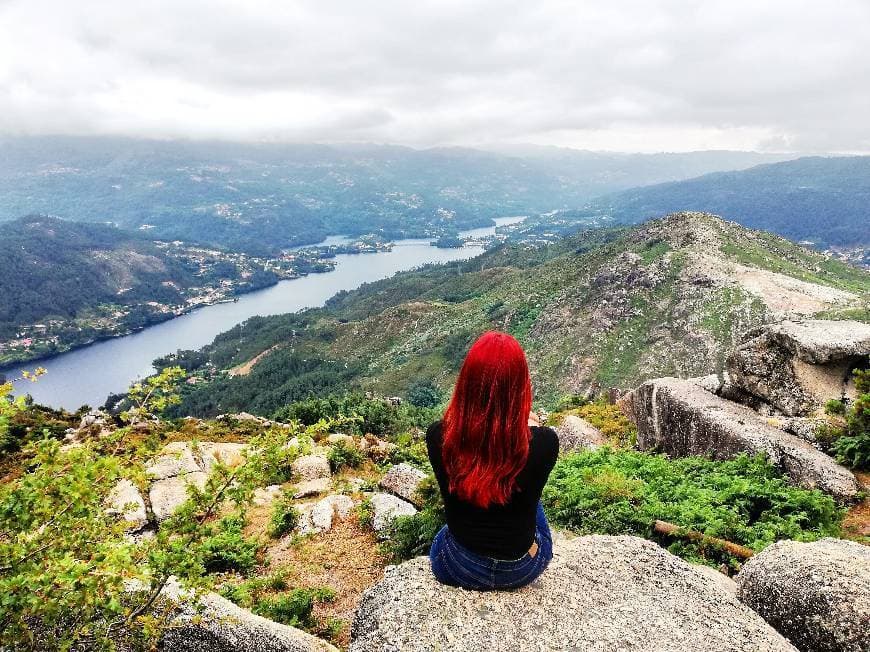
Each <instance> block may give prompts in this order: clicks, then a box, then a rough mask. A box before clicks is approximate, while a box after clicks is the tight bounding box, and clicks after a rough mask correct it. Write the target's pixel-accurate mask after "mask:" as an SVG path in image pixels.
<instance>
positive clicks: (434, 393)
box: [408, 380, 443, 408]
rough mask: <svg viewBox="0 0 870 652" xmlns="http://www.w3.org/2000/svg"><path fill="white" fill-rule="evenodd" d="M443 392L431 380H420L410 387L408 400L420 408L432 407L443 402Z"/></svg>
mask: <svg viewBox="0 0 870 652" xmlns="http://www.w3.org/2000/svg"><path fill="white" fill-rule="evenodd" d="M442 396H443V394H442V392H441V390H440V389H438V388H437V387H435V385H433V384H432V383H431V382H426V381H422V380H418V381H417V382H415V383H413V384H412V385H411V386H410V387H409V388H408V402H409V403H410V404H411V405H413V406H415V407H420V408H432V407H435V406H436V405H438V404H439V403H441V398H442Z"/></svg>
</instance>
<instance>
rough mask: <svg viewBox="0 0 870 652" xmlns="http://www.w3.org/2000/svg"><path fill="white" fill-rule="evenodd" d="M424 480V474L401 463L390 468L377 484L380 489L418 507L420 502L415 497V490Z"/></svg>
mask: <svg viewBox="0 0 870 652" xmlns="http://www.w3.org/2000/svg"><path fill="white" fill-rule="evenodd" d="M425 479H426V474H425V473H423V472H422V471H421V470H420V469H417V468H414V467H413V466H411V465H410V464H406V463H405V462H402V463H401V464H396V466H394V467H392V468H390V470H389V471H387V472H386V474H385V475H384V477H383V478H381V481H380V483H378V484H379V486H380V487H381V489H384V490H386V491H389V492H390V493H392V494H395V495H396V496H398V497H399V498H401V499H402V500H407V501H408V502H409V503H411V504H413V505H418V506H419V505H420V504H421V502H420V498H419V497H418V496H417V489H418V488H419V487H420V483H421V482H423V480H425Z"/></svg>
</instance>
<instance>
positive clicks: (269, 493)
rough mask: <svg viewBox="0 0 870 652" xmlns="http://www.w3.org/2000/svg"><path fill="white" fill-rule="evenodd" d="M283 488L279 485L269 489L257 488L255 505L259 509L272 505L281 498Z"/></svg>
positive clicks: (255, 490) (272, 485)
mask: <svg viewBox="0 0 870 652" xmlns="http://www.w3.org/2000/svg"><path fill="white" fill-rule="evenodd" d="M281 493H282V492H281V487H280V485H277V484H270V485H269V486H268V487H257V488H256V489H254V500H253V502H254V504H255V505H257V506H258V507H263V506H265V505H271V504H272V503H274V502H275V501H276V500H277V499H278V498H279V497H280V496H281Z"/></svg>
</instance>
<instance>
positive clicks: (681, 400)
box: [620, 378, 858, 501]
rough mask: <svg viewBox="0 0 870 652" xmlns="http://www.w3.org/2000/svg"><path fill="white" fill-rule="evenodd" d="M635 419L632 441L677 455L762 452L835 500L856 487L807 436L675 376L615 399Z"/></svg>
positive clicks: (795, 479) (717, 456)
mask: <svg viewBox="0 0 870 652" xmlns="http://www.w3.org/2000/svg"><path fill="white" fill-rule="evenodd" d="M620 404H621V405H622V407H623V409H624V410H625V411H626V413H627V414H628V415H629V417H630V418H631V419H632V420H633V421H634V422H635V423H636V424H637V429H638V434H637V446H638V448H640V449H641V450H656V451H660V452H663V453H667V454H669V455H673V456H677V457H685V456H688V455H702V456H705V457H709V458H712V459H729V458H732V457H734V456H736V455H738V454H739V453H742V452H748V453H752V454H758V453H765V454H766V455H767V456H768V457H769V458H770V461H771V463H772V464H774V465H776V466H778V467H779V468H781V469H782V470H783V472H784V473H785V474H786V475H787V476H788V477H789V478H791V480H792V481H793V482H795V483H796V484H798V485H800V486H802V487H806V488H813V489H821V490H823V491H825V492H827V493H829V494H831V495H832V496H834V497H836V498H838V499H840V500H844V501H847V500H853V499H854V498H855V496H856V494H857V492H858V485H857V482H856V480H855V476H854V475H853V474H852V472H851V471H849V470H848V469H845V468H843V467H842V466H840V465H839V464H837V463H836V462H834V460H832V459H831V458H830V457H828V456H827V455H825V454H824V453H822V452H820V451H818V450H816V449H815V448H814V447H813V446H812V445H811V444H809V443H808V442H806V441H804V440H802V439H800V438H798V437H795V436H794V435H790V434H788V433H786V432H783V431H782V430H780V429H779V428H776V427H774V426H773V425H770V424H769V423H768V422H767V421H766V420H765V419H764V418H763V417H761V416H760V415H758V414H757V413H756V412H754V411H752V410H751V409H749V408H748V407H745V406H743V405H740V404H737V403H733V402H730V401H726V400H725V399H723V398H720V397H719V396H716V395H714V394H711V393H710V392H708V391H706V390H705V389H703V388H702V387H700V386H699V385H697V384H696V383H694V382H691V381H688V380H681V379H678V378H659V379H657V380H651V381H648V382H646V383H644V384H643V385H641V386H640V387H638V388H637V389H636V390H634V391H633V392H632V393H631V394H629V395H628V396H627V397H626V398H625V399H624V400H622V401H621V403H620Z"/></svg>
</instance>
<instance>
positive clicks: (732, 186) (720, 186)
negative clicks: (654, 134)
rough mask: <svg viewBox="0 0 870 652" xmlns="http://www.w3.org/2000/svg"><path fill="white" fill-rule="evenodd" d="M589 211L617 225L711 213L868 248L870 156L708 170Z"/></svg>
mask: <svg viewBox="0 0 870 652" xmlns="http://www.w3.org/2000/svg"><path fill="white" fill-rule="evenodd" d="M587 208H588V209H590V211H589V212H591V213H593V214H598V215H609V216H611V217H612V218H613V220H614V221H616V222H622V223H637V222H642V221H644V220H646V219H649V218H652V217H661V216H662V215H665V214H667V213H671V212H673V211H678V210H696V211H709V212H712V213H717V214H719V215H724V216H726V217H728V219H731V220H735V221H737V222H739V223H740V224H743V225H745V226H748V227H751V228H755V229H764V230H766V231H772V232H774V233H778V234H779V235H782V236H785V237H787V238H789V239H791V240H796V241H807V242H810V243H812V244H814V245H816V246H819V247H827V246H832V245H835V246H850V245H858V246H865V247H867V246H870V156H851V157H832V158H823V157H806V158H800V159H797V160H794V161H785V162H782V163H774V164H770V165H758V166H756V167H753V168H750V169H748V170H742V171H730V172H714V173H711V174H707V175H704V176H701V177H698V178H695V179H687V180H684V181H676V182H672V183H662V184H658V185H653V186H648V187H645V188H633V189H630V190H626V191H623V192H619V193H616V194H611V195H607V196H604V197H601V198H599V199H597V200H595V201H593V202H592V203H591V204H590V205H589V206H587Z"/></svg>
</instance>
